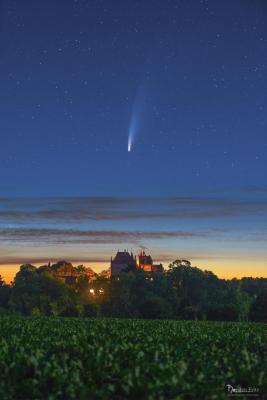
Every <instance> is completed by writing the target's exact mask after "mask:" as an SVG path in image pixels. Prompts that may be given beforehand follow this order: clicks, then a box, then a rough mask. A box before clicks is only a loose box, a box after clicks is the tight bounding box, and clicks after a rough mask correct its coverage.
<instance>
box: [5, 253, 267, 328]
mask: <svg viewBox="0 0 267 400" xmlns="http://www.w3.org/2000/svg"><path fill="white" fill-rule="evenodd" d="M64 263H65V266H66V265H67V266H68V267H71V268H72V269H73V270H74V272H75V273H77V272H78V276H77V279H76V283H75V279H74V281H73V280H72V282H71V284H65V283H63V281H61V280H60V277H56V276H55V275H53V274H51V273H49V268H48V267H45V266H43V267H40V268H35V267H34V266H32V265H23V266H21V268H20V271H19V272H18V273H17V275H16V278H15V281H14V284H13V286H8V285H6V284H5V283H4V282H3V280H2V279H0V314H7V313H8V312H9V313H17V314H21V315H28V316H29V315H35V316H37V315H46V316H85V317H96V316H104V317H115V318H145V319H149V318H151V319H153V318H161V319H162V318H171V319H185V320H191V319H193V320H206V319H210V320H215V321H216V320H217V321H247V320H248V319H249V318H250V319H251V320H253V321H266V301H265V300H264V299H265V297H264V295H263V294H262V293H264V290H267V289H265V287H266V281H267V280H266V279H263V278H261V279H253V278H243V279H241V280H237V279H232V280H231V281H229V280H228V281H227V280H224V279H219V278H218V277H217V276H216V275H214V274H213V273H212V272H210V271H203V270H201V269H199V268H197V267H192V266H191V264H190V262H189V261H187V260H175V261H174V262H173V263H171V264H170V265H169V269H168V270H167V271H165V272H164V273H147V272H144V271H142V270H133V271H129V272H124V273H121V274H120V275H119V276H116V277H113V278H111V279H109V278H107V277H106V275H101V274H100V275H99V276H98V277H96V275H95V274H91V275H88V274H87V272H88V271H87V270H88V269H86V268H85V267H84V266H82V265H80V266H78V267H72V265H71V264H70V263H67V262H64ZM58 264H60V263H58ZM61 264H62V262H61ZM56 265H57V264H56ZM61 267H62V265H61ZM51 268H52V267H51ZM90 276H91V277H90Z"/></svg>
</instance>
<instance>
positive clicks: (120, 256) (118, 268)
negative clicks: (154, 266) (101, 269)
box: [110, 250, 136, 276]
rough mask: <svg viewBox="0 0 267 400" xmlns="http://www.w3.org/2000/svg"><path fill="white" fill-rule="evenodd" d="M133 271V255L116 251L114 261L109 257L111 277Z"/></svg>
mask: <svg viewBox="0 0 267 400" xmlns="http://www.w3.org/2000/svg"><path fill="white" fill-rule="evenodd" d="M133 269H136V258H135V257H134V256H133V253H131V254H130V253H129V252H128V251H127V250H124V251H118V252H117V254H116V256H115V257H114V259H113V258H112V257H111V263H110V272H111V276H116V275H119V274H120V273H121V272H124V271H125V272H128V271H131V270H133Z"/></svg>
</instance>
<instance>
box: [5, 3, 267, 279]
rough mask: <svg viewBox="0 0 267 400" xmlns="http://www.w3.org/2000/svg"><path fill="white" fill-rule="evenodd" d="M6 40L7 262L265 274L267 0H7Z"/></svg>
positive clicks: (7, 270)
mask: <svg viewBox="0 0 267 400" xmlns="http://www.w3.org/2000/svg"><path fill="white" fill-rule="evenodd" d="M0 51H1V62H0V72H1V74H0V88H1V90H0V102H1V119H0V135H1V146H0V166H1V168H0V196H1V198H0V264H1V265H2V267H0V273H2V275H6V276H7V275H9V274H11V272H10V271H14V268H15V267H14V266H15V265H16V266H17V265H19V264H21V263H23V262H36V263H37V264H38V263H42V262H45V261H46V260H48V259H50V258H52V259H57V258H60V259H61V258H67V259H68V260H70V261H73V262H74V263H75V262H84V263H85V264H86V265H90V266H92V267H93V268H95V269H96V270H99V269H102V267H106V266H108V260H109V257H110V256H111V255H114V253H115V252H116V250H117V249H118V248H120V249H123V248H125V247H127V248H133V250H134V251H137V250H138V249H140V248H148V250H147V251H148V252H150V253H151V254H152V256H154V258H155V260H157V261H162V262H164V263H165V264H167V263H168V262H169V261H171V260H173V259H174V258H180V257H183V258H189V259H190V260H192V263H193V264H197V265H199V266H200V267H201V268H206V267H207V268H208V269H211V270H212V271H214V272H215V273H218V275H219V276H225V277H230V276H241V275H246V276H266V275H267V249H266V248H267V246H266V241H267V224H266V223H267V165H266V164H267V156H266V152H267V136H266V126H267V125H266V119H267V77H266V71H267V3H266V1H264V0H255V1H248V0H233V1H221V0H213V1H204V0H203V1H198V0H194V1H190V0H187V1H175V0H172V1H167V0H165V1H162V0H161V1H152V0H148V1H137V0H123V1H122V0H121V1H119V0H114V1H110V0H109V1H106V0H102V1H101V0H98V1H96V0H95V1H93V0H90V1H89V0H88V1H85V0H76V1H73V0H72V1H71V0H64V2H63V1H60V0H53V1H52V0H47V1H41V0H40V1H36V0H35V1H30V0H27V1H12V0H9V1H8V0H2V1H1V2H0ZM129 141H130V143H131V151H130V152H129V151H128V144H129ZM1 268H2V269H1ZM12 268H13V269H12Z"/></svg>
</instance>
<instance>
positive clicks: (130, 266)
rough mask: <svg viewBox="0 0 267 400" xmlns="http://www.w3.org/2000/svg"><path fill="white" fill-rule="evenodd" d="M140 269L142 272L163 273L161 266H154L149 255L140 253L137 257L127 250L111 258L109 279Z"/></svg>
mask: <svg viewBox="0 0 267 400" xmlns="http://www.w3.org/2000/svg"><path fill="white" fill-rule="evenodd" d="M136 269H142V270H143V271H144V272H150V273H152V272H163V265H162V264H154V263H153V259H152V257H151V256H150V255H147V254H146V253H145V252H144V251H141V252H140V253H139V254H138V255H137V257H135V256H134V255H133V253H131V254H130V253H129V252H128V251H127V250H124V251H118V252H117V254H116V256H115V257H114V259H113V258H112V257H111V263H110V274H111V277H114V276H118V275H119V274H120V273H121V272H129V271H133V270H136Z"/></svg>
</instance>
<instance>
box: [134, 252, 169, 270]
mask: <svg viewBox="0 0 267 400" xmlns="http://www.w3.org/2000/svg"><path fill="white" fill-rule="evenodd" d="M136 265H137V268H141V269H142V270H143V271H144V272H163V265H162V264H153V259H152V257H151V256H150V255H146V253H145V252H144V251H141V252H140V253H139V254H138V256H137V259H136Z"/></svg>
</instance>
